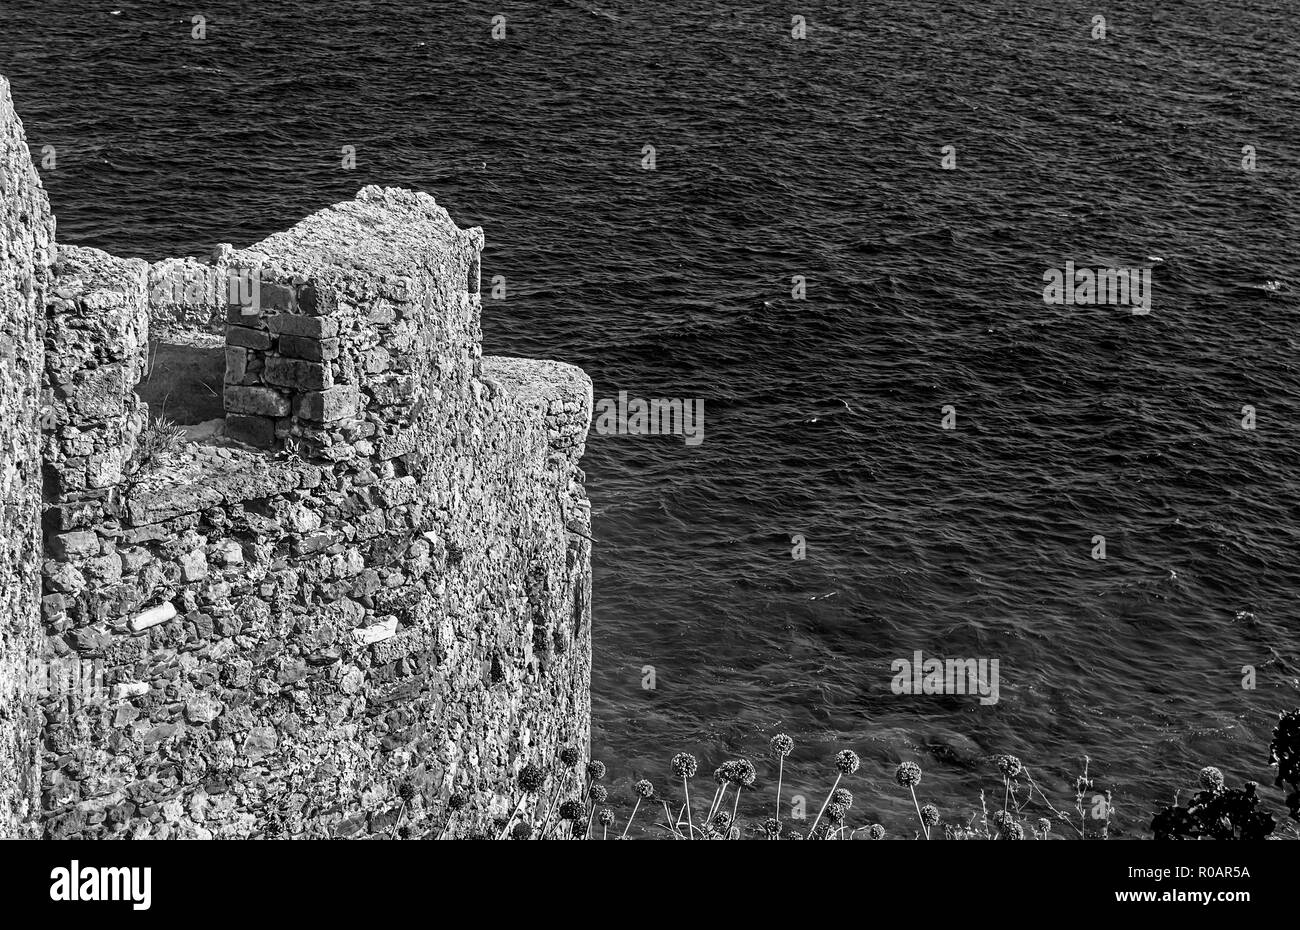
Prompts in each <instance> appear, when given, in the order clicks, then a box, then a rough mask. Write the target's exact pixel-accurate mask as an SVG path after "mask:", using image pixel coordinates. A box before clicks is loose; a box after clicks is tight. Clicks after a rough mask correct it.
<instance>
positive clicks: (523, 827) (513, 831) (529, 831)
mask: <svg viewBox="0 0 1300 930" xmlns="http://www.w3.org/2000/svg"><path fill="white" fill-rule="evenodd" d="M532 835H533V825H532V824H531V823H529V822H528V821H527V820H521V821H519V822H518V823H517V824H515V825H514V826H513V827H511V828H510V838H511V839H516V840H526V839H529V838H530V837H532Z"/></svg>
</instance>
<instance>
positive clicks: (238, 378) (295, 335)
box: [225, 187, 483, 461]
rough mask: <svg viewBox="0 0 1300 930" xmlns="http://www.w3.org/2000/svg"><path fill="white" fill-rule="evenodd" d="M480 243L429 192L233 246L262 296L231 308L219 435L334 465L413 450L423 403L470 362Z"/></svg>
mask: <svg viewBox="0 0 1300 930" xmlns="http://www.w3.org/2000/svg"><path fill="white" fill-rule="evenodd" d="M377 224H382V225H385V226H387V227H388V228H391V229H394V231H395V232H394V237H395V241H388V242H377V241H376V240H375V237H374V236H373V234H372V232H373V229H374V228H375V226H376V225H377ZM482 243H483V237H482V233H481V232H480V231H479V230H476V229H473V230H459V229H457V228H456V226H455V225H454V224H453V223H451V221H450V219H449V218H448V217H447V214H446V211H444V210H442V209H441V208H439V207H438V206H437V204H436V203H435V202H434V200H433V198H432V197H430V196H428V195H427V194H419V193H415V192H411V191H401V190H395V189H381V188H377V187H370V188H365V189H363V190H362V191H361V192H360V193H359V194H358V195H357V198H356V199H355V200H354V201H351V202H348V203H344V204H340V205H338V206H337V207H335V208H333V209H332V210H330V211H327V213H323V214H317V215H316V216H313V217H309V218H307V219H306V220H304V221H303V222H302V223H300V224H299V225H298V226H297V227H295V228H294V229H293V230H290V231H288V232H285V233H280V234H277V235H275V236H271V237H270V238H268V239H267V240H265V241H264V242H262V243H260V244H259V245H257V246H255V247H254V248H252V249H248V250H245V251H242V252H236V253H235V254H234V255H233V256H232V258H231V267H232V274H234V275H236V276H238V277H241V278H243V279H246V280H250V281H252V282H254V286H255V287H256V288H257V295H258V299H257V300H256V301H255V302H253V303H251V304H250V303H249V302H247V301H244V302H237V303H231V304H230V305H229V307H228V311H227V312H228V315H227V323H228V326H227V331H226V332H227V337H226V346H227V348H226V389H225V403H226V410H227V432H228V434H229V435H230V436H231V437H232V438H235V439H237V440H239V441H241V442H245V443H248V444H250V445H254V446H257V447H260V448H272V447H275V446H277V445H278V444H279V443H281V442H283V441H285V440H291V441H292V442H293V444H294V446H295V447H296V448H299V449H301V450H303V451H304V452H305V454H307V455H309V456H312V457H319V458H325V459H329V460H331V461H346V460H349V459H352V458H354V457H357V456H361V457H370V456H378V457H379V458H381V459H386V458H392V457H394V456H397V455H401V454H404V453H406V452H409V451H411V449H412V448H413V440H414V437H415V433H414V427H415V423H416V421H417V419H418V418H419V416H420V414H421V412H422V410H423V409H424V405H425V404H427V403H434V404H436V403H438V400H439V391H441V390H444V389H446V388H448V387H450V388H453V389H463V388H466V387H467V386H468V384H469V379H470V377H471V375H472V373H473V371H474V366H475V365H477V363H478V354H479V349H478V335H479V334H478V331H477V326H478V308H479V305H478V294H477V287H478V282H477V274H478V270H477V269H478V254H479V250H480V249H481V248H482ZM413 255H419V256H421V259H420V261H418V262H412V256H413ZM435 381H436V382H440V384H438V385H437V386H432V385H431V382H435ZM431 388H432V390H431Z"/></svg>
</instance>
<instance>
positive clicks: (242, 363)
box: [226, 346, 248, 384]
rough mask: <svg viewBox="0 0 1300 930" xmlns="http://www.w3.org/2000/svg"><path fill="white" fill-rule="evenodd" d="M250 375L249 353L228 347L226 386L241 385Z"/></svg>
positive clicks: (234, 347)
mask: <svg viewBox="0 0 1300 930" xmlns="http://www.w3.org/2000/svg"><path fill="white" fill-rule="evenodd" d="M246 374H248V352H247V351H246V350H244V349H240V348H238V347H236V346H227V347H226V384H239V383H240V382H241V381H243V380H244V376H245V375H246Z"/></svg>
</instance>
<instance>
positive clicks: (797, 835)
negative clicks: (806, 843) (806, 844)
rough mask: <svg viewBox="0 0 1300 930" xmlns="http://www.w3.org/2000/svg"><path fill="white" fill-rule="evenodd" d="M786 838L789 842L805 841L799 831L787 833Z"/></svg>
mask: <svg viewBox="0 0 1300 930" xmlns="http://www.w3.org/2000/svg"><path fill="white" fill-rule="evenodd" d="M784 838H785V839H787V840H801V839H803V834H802V833H800V832H799V831H798V830H789V831H787V832H786V834H785V837H784Z"/></svg>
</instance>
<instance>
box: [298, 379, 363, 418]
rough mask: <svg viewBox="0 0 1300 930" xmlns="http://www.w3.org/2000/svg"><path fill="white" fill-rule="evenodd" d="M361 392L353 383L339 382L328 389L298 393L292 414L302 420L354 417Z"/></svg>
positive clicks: (358, 405) (358, 407)
mask: <svg viewBox="0 0 1300 930" xmlns="http://www.w3.org/2000/svg"><path fill="white" fill-rule="evenodd" d="M360 404H361V392H360V391H359V390H358V389H357V387H356V385H353V384H340V385H336V386H335V387H332V388H330V389H329V390H328V391H308V392H307V393H305V394H300V395H298V400H297V403H296V404H295V406H294V414H295V415H297V416H298V417H301V418H302V419H304V420H315V421H317V422H325V421H328V420H343V419H346V418H348V417H355V416H356V415H357V413H358V412H359V410H360Z"/></svg>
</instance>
